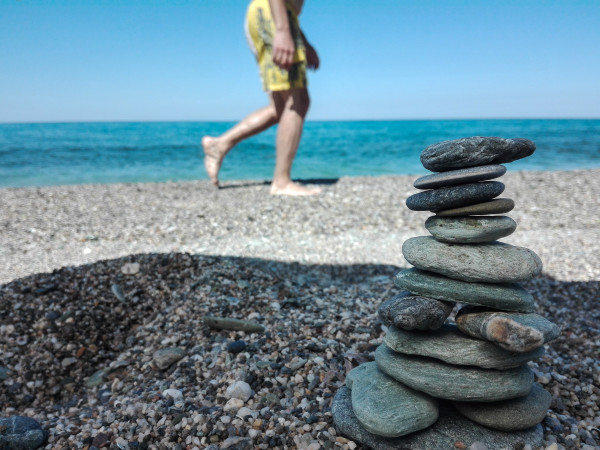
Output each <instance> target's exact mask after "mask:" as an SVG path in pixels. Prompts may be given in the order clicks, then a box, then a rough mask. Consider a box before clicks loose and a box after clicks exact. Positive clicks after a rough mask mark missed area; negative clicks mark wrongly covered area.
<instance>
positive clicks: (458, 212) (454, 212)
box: [435, 198, 515, 217]
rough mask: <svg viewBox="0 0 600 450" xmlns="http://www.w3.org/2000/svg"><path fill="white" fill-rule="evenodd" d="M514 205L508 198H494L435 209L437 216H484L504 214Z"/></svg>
mask: <svg viewBox="0 0 600 450" xmlns="http://www.w3.org/2000/svg"><path fill="white" fill-rule="evenodd" d="M514 207H515V202H514V201H513V200H511V199H510V198H495V199H493V200H490V201H489V202H483V203H477V204H476V205H469V206H461V207H460V208H451V209H444V210H442V211H436V212H435V215H436V216H439V217H457V216H484V215H487V214H506V213H507V212H510V211H512V210H513V208H514Z"/></svg>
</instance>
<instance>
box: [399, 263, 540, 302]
mask: <svg viewBox="0 0 600 450" xmlns="http://www.w3.org/2000/svg"><path fill="white" fill-rule="evenodd" d="M394 283H395V284H396V286H397V287H399V288H400V289H406V290H407V291H410V292H412V293H413V294H417V295H422V296H425V297H431V298H437V299H438V300H444V301H447V302H457V303H467V304H471V305H478V306H488V307H490V308H495V309H500V310H503V311H515V312H524V313H529V312H533V311H534V310H535V304H534V302H533V296H532V295H531V294H530V293H529V292H527V291H526V290H525V289H523V288H522V287H521V286H519V285H518V284H514V283H511V284H508V283H507V284H489V283H467V282H465V281H459V280H453V279H452V278H448V277H445V276H442V275H438V274H436V273H433V272H426V271H424V270H419V269H414V268H413V269H406V270H403V271H401V272H399V273H398V274H397V275H396V277H395V278H394Z"/></svg>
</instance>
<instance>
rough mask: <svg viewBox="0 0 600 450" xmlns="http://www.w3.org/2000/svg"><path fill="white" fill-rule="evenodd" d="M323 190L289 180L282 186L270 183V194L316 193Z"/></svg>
mask: <svg viewBox="0 0 600 450" xmlns="http://www.w3.org/2000/svg"><path fill="white" fill-rule="evenodd" d="M321 192H323V189H322V188H320V187H306V186H302V185H301V184H298V183H294V182H292V181H290V182H289V183H287V184H285V185H283V186H276V185H275V183H273V184H271V195H316V194H320V193H321Z"/></svg>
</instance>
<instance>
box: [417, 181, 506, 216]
mask: <svg viewBox="0 0 600 450" xmlns="http://www.w3.org/2000/svg"><path fill="white" fill-rule="evenodd" d="M502 192H504V184H502V183H500V182H499V181H482V182H481V183H468V184H461V185H459V186H449V187H442V188H438V189H432V190H430V191H424V192H419V193H418V194H413V195H411V196H410V197H408V198H407V199H406V206H408V208H409V209H412V210H413V211H440V210H445V209H450V208H458V207H461V206H467V205H474V204H477V203H481V202H484V201H487V200H491V199H493V198H494V197H497V196H499V195H500V194H502Z"/></svg>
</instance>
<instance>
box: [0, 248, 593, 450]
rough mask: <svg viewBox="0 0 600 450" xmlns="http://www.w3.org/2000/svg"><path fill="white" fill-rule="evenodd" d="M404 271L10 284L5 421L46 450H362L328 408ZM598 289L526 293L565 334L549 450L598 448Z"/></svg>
mask: <svg viewBox="0 0 600 450" xmlns="http://www.w3.org/2000/svg"><path fill="white" fill-rule="evenodd" d="M398 270H399V269H398V268H397V267H395V266H386V265H305V264H299V263H285V262H275V261H266V260H259V259H251V258H235V257H214V256H202V255H193V256H192V255H189V254H142V255H134V256H129V257H125V258H120V259H115V260H108V261H99V262H96V263H94V264H90V265H86V266H80V267H65V268H62V269H60V270H56V271H55V272H53V273H51V274H37V275H33V276H30V277H26V278H21V279H18V280H15V281H13V282H10V283H8V284H5V285H2V286H0V305H1V306H0V308H1V309H0V349H1V351H0V405H1V412H0V417H4V418H7V417H10V416H27V417H30V418H33V419H35V420H36V421H37V422H39V424H41V426H42V427H43V428H44V429H45V430H46V432H47V436H48V437H47V441H46V445H45V448H49V449H50V448H71V447H74V446H76V444H78V443H81V444H83V448H85V446H86V445H87V446H88V448H89V447H91V446H95V447H98V448H109V447H110V448H121V449H126V448H131V449H134V448H140V449H143V448H149V447H151V446H155V448H168V449H170V448H177V449H183V448H186V447H187V448H190V449H191V448H193V447H198V448H206V447H208V446H210V445H212V447H210V448H212V449H218V448H232V449H233V448H236V449H241V448H248V449H250V448H273V447H278V448H285V447H287V448H304V449H307V448H315V449H316V448H320V447H322V448H333V447H334V446H337V447H338V448H339V447H341V448H351V449H353V448H360V447H361V446H360V445H359V444H357V443H354V442H352V441H350V440H348V439H346V438H344V437H342V436H340V435H338V434H337V433H336V430H335V428H334V425H333V420H332V416H331V403H332V400H333V396H334V395H335V393H336V391H337V390H338V389H339V388H340V387H341V386H343V384H344V380H345V374H346V373H347V372H348V371H349V370H350V369H352V368H353V367H355V366H357V365H358V364H361V363H364V362H367V361H371V360H373V352H374V350H375V349H376V348H377V346H378V345H379V344H380V343H381V341H382V338H383V335H384V332H383V329H382V325H381V323H380V322H379V320H378V318H377V313H376V311H377V307H378V306H379V305H380V304H381V303H382V302H383V301H385V300H387V299H389V298H391V297H392V296H393V295H396V294H398V293H399V291H398V290H397V289H396V288H395V287H394V286H393V276H394V275H395V274H396V273H397V272H398ZM599 284H600V283H598V282H596V281H594V282H573V283H571V282H560V281H556V280H553V279H551V278H548V277H545V276H541V277H538V278H536V279H534V280H533V281H531V282H529V283H527V284H524V287H525V288H526V289H528V290H529V291H530V292H531V293H532V294H533V295H534V297H535V299H536V302H537V305H538V310H539V312H540V314H544V315H546V316H548V317H549V318H552V319H553V320H554V321H556V322H557V323H559V324H561V325H562V326H563V332H562V334H561V337H560V338H558V339H557V340H556V341H554V342H553V343H552V344H551V345H550V346H549V347H548V351H547V353H546V355H545V356H544V357H543V358H542V359H541V360H539V361H538V362H537V363H531V366H532V369H533V370H534V373H535V374H536V380H537V381H538V382H539V383H541V384H542V385H544V387H545V388H546V389H547V390H548V391H549V392H550V393H551V394H552V395H553V401H552V405H551V409H550V411H549V414H548V416H547V417H546V419H545V421H544V423H543V425H544V432H545V436H544V439H545V442H546V445H550V444H552V443H553V442H557V443H558V444H559V446H564V447H565V448H576V447H583V446H584V445H591V446H593V445H598V444H600V432H599V428H600V413H599V411H598V397H599V396H600V389H599V385H600V382H599V380H598V373H600V361H599V360H598V359H597V358H594V356H593V355H598V353H599V352H600V348H599V343H600V331H599V329H598V327H599V325H598V324H599V323H600V317H599V312H598V308H597V299H598V298H599V291H600V289H599ZM206 316H213V317H218V318H233V319H241V320H243V321H249V322H252V323H258V324H260V325H262V326H263V327H264V331H241V330H239V327H240V326H241V325H240V323H241V322H235V324H237V325H235V326H236V327H238V330H231V329H229V330H228V329H217V328H211V327H209V326H208V325H211V326H213V327H214V323H215V322H218V321H209V322H207V321H205V320H204V318H205V317H206ZM219 323H220V322H219ZM0 431H1V430H0ZM319 446H320V447H319Z"/></svg>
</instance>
